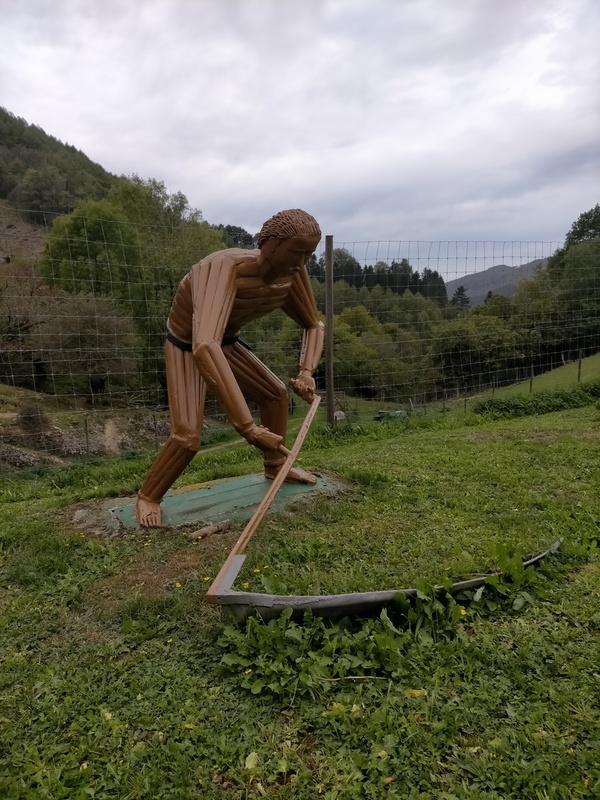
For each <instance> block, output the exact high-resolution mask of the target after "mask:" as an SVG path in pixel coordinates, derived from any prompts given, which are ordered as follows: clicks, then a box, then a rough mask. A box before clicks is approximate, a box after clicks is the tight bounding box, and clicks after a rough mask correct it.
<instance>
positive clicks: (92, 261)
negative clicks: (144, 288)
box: [40, 200, 141, 301]
mask: <svg viewBox="0 0 600 800" xmlns="http://www.w3.org/2000/svg"><path fill="white" fill-rule="evenodd" d="M140 261H141V258H140V246H139V241H138V237H137V235H136V232H135V229H134V228H133V226H132V225H130V224H129V223H128V221H127V219H126V218H125V216H124V215H123V214H122V212H120V211H119V209H118V208H117V207H116V206H115V205H113V204H112V203H109V202H108V201H106V200H100V201H95V200H88V201H85V202H83V203H80V204H79V205H78V206H77V208H76V209H75V211H74V212H73V213H72V214H69V215H67V216H63V217H57V218H56V219H55V220H54V223H53V225H52V230H51V232H50V237H49V239H48V241H47V243H46V247H45V250H44V253H43V255H42V258H41V261H40V274H41V275H42V277H43V278H44V279H45V280H46V281H47V282H48V284H49V285H50V286H53V287H58V288H60V289H63V290H64V291H66V292H70V293H72V294H75V293H78V292H90V293H91V294H94V295H112V296H113V297H116V298H118V299H120V300H124V301H130V300H131V298H132V297H133V298H136V299H139V297H137V295H138V290H139V288H140V281H141V271H140Z"/></svg>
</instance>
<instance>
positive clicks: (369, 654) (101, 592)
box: [0, 405, 600, 800]
mask: <svg viewBox="0 0 600 800" xmlns="http://www.w3.org/2000/svg"><path fill="white" fill-rule="evenodd" d="M599 444H600V411H598V409H597V408H596V407H595V406H593V405H590V406H586V407H584V408H579V409H573V410H570V411H564V412H560V413H554V414H547V415H544V416H538V417H523V418H518V419H514V420H507V421H501V422H489V421H487V422H484V421H482V420H481V419H479V418H476V417H471V416H469V415H465V414H464V413H463V414H462V415H460V414H448V415H441V414H437V415H434V414H431V415H428V416H427V417H421V418H418V419H411V420H409V421H408V422H407V423H406V424H402V425H397V424H387V423H386V424H372V425H370V426H368V425H364V426H362V427H361V428H356V427H354V428H351V427H340V428H339V429H337V430H336V431H335V432H334V433H333V434H331V433H330V432H327V431H325V430H324V429H317V430H315V431H314V432H313V433H311V434H310V436H309V438H308V440H307V443H306V446H305V448H304V450H303V452H302V455H301V458H302V462H301V464H302V466H304V467H306V468H309V469H313V470H317V471H323V472H327V473H334V474H336V475H338V476H340V477H341V478H344V479H346V481H347V483H348V489H347V491H346V492H345V493H344V495H343V496H341V497H338V498H337V499H329V500H327V501H323V500H320V501H315V502H312V503H305V504H300V505H299V507H298V508H296V509H295V511H294V512H293V513H287V514H285V515H280V516H270V517H268V518H267V519H266V520H265V522H264V523H263V525H262V526H261V528H260V529H259V531H258V533H257V534H256V536H255V538H254V539H253V540H252V542H251V545H250V547H249V549H248V559H247V562H246V564H245V566H244V570H243V572H242V574H241V575H240V576H239V579H238V586H240V587H241V586H242V585H243V584H248V586H249V587H251V588H254V589H257V590H260V589H262V588H264V589H266V590H267V589H268V590H275V591H279V590H281V591H285V592H302V593H304V592H310V593H319V592H346V591H360V590H370V589H388V588H400V587H402V586H409V585H414V584H415V583H418V584H419V586H420V588H421V593H422V594H421V597H420V599H419V601H418V604H417V606H416V607H415V608H414V609H413V610H412V611H410V612H409V611H406V609H404V610H403V611H402V612H397V611H394V610H393V609H392V610H390V614H389V616H387V615H383V617H382V618H377V619H374V620H366V621H362V622H361V621H356V620H354V621H350V620H344V621H342V622H341V623H340V624H333V623H324V622H321V621H319V620H312V619H308V620H305V623H304V625H300V624H296V623H293V622H291V621H290V620H288V619H282V620H279V621H276V622H273V623H270V624H269V625H266V624H264V623H258V622H256V621H253V622H251V623H249V624H247V625H246V626H245V627H244V628H236V627H234V626H232V625H231V624H229V623H228V621H227V620H226V619H222V618H221V616H220V615H219V612H218V611H217V610H215V609H214V608H212V607H210V606H208V605H207V604H206V603H205V600H204V595H205V592H206V589H207V587H208V586H209V585H210V580H211V579H212V577H214V575H215V574H216V572H217V571H218V569H219V568H220V566H221V564H222V563H223V561H224V559H225V557H226V555H227V552H228V551H229V549H230V547H231V546H232V544H233V543H234V542H235V541H236V539H237V537H238V535H239V532H240V530H241V527H240V526H238V527H237V528H234V529H232V530H231V531H230V532H228V533H226V534H224V535H221V536H213V537H210V538H207V539H205V540H201V541H198V542H196V543H192V542H190V541H189V540H188V539H187V537H186V536H185V535H184V534H183V533H182V532H181V531H177V530H166V531H153V532H150V533H148V532H146V533H143V534H142V533H141V534H134V535H127V536H122V537H117V538H114V539H106V538H102V537H93V536H91V535H89V534H86V533H84V532H83V531H81V530H79V529H78V528H76V527H74V526H73V525H72V524H70V523H69V522H68V521H67V520H68V519H69V517H68V515H67V514H66V513H65V512H66V510H67V509H68V508H69V507H70V506H72V505H73V504H75V503H81V502H93V501H94V500H96V499H98V498H103V497H109V496H116V495H122V494H126V493H132V492H133V491H134V490H135V488H136V487H137V486H138V485H139V484H140V482H141V480H142V477H143V475H144V473H145V470H146V469H147V466H148V463H149V459H148V458H129V459H122V460H112V461H107V462H105V463H90V464H87V465H77V466H73V467H70V468H65V469H62V470H59V471H57V470H54V471H48V472H39V473H37V474H33V473H31V474H29V475H27V476H24V475H21V476H19V475H13V476H10V477H8V476H6V477H3V480H2V483H1V485H0V502H1V503H2V511H3V514H2V517H1V519H0V544H1V550H0V558H1V561H0V797H2V798H8V799H10V798H19V799H20V798H68V800H83V798H89V797H93V798H119V800H124V799H125V798H131V799H133V798H140V799H141V798H143V799H144V800H146V798H161V800H162V799H163V798H169V799H170V798H173V799H174V798H197V799H198V800H212V799H213V798H214V799H215V800H216V799H217V798H225V800H227V799H228V798H231V799H232V800H233V798H236V799H237V798H263V797H265V798H277V799H278V800H279V799H280V798H282V799H283V798H300V799H305V800H309V799H310V800H313V798H321V797H323V798H328V800H342V799H344V800H355V798H359V799H360V798H373V799H374V800H378V799H379V798H388V797H389V798H397V799H398V800H400V798H402V800H406V798H409V800H410V799H412V798H415V799H416V798H432V799H434V798H435V799H437V798H442V799H443V800H452V799H453V798H460V800H462V799H463V798H464V799H465V800H466V799H467V798H468V799H469V800H479V799H480V798H486V799H489V800H492V798H493V799H497V800H506V799H507V798H511V799H512V798H514V800H521V799H522V798H532V799H533V798H535V799H536V800H537V799H538V798H539V799H540V800H545V799H546V798H548V799H550V798H552V800H559V799H560V800H563V799H564V800H571V798H591V797H597V796H600V673H599V670H598V665H599V664H600V638H599V636H600V611H599V601H600V560H599V559H598V547H597V546H598V542H599V539H600V499H599V494H600V493H599V488H600V481H599V473H598V446H599ZM259 468H260V459H259V457H258V455H257V454H255V453H254V452H253V451H252V450H251V449H250V448H247V447H245V446H241V447H221V448H215V449H214V450H207V451H206V452H205V453H204V454H200V455H199V456H198V457H197V458H196V459H195V461H194V463H193V464H192V466H191V467H190V468H189V469H188V470H187V472H186V474H185V476H184V478H183V479H181V480H180V482H179V483H180V485H185V484H186V483H194V482H198V481H202V480H210V479H212V478H215V477H226V476H232V475H238V474H245V473H252V472H256V471H258V470H259ZM557 539H562V544H561V549H560V551H559V553H558V555H557V556H556V557H552V558H550V559H547V560H546V561H545V562H544V564H543V566H542V567H541V569H540V570H539V571H538V572H537V573H535V575H532V574H530V573H529V572H528V573H526V574H524V573H522V571H521V572H519V570H518V569H517V568H516V567H515V565H514V563H513V567H512V569H513V572H512V573H511V574H512V578H511V580H510V581H508V582H507V583H506V584H502V585H500V586H499V587H498V590H497V591H496V590H495V589H494V588H493V587H487V588H486V591H485V593H483V594H482V595H480V596H479V597H476V596H473V595H470V596H466V595H465V596H463V597H459V598H455V599H452V598H447V599H446V600H445V601H444V602H441V603H440V602H436V601H433V600H432V598H431V597H430V595H429V592H428V589H427V585H426V582H424V581H423V580H422V579H425V581H427V582H430V583H436V582H441V581H444V580H453V579H456V578H460V577H464V576H466V575H469V574H472V573H474V572H479V571H482V570H488V569H493V568H496V567H503V566H506V565H509V564H511V561H510V557H511V554H513V553H517V554H519V555H525V554H528V553H531V552H534V551H536V550H538V549H539V548H543V547H545V546H546V545H548V544H550V543H551V542H553V541H555V540H557ZM403 615H404V616H403ZM407 616H408V617H410V621H411V625H410V627H406V625H405V624H403V622H406V617H407Z"/></svg>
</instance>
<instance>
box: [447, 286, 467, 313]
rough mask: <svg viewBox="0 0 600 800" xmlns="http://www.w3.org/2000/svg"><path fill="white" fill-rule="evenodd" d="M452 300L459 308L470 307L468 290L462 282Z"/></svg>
mask: <svg viewBox="0 0 600 800" xmlns="http://www.w3.org/2000/svg"><path fill="white" fill-rule="evenodd" d="M450 302H451V303H452V305H453V306H458V308H468V307H469V306H470V305H471V300H470V299H469V296H468V294H467V290H466V289H465V287H464V286H463V285H462V284H461V285H460V286H458V287H457V288H456V290H455V292H454V294H453V295H452V300H451V301H450Z"/></svg>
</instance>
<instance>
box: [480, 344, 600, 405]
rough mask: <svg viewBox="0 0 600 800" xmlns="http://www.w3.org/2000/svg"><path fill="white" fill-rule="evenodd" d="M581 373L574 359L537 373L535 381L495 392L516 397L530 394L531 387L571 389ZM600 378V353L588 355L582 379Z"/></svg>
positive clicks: (583, 363) (550, 389)
mask: <svg viewBox="0 0 600 800" xmlns="http://www.w3.org/2000/svg"><path fill="white" fill-rule="evenodd" d="M578 374H579V362H578V361H572V362H571V363H570V364H565V365H564V366H562V367H557V368H556V369H553V370H550V371H549V372H544V373H543V374H542V375H536V376H535V377H534V378H533V382H530V381H528V380H527V381H522V382H521V383H515V384H513V385H512V386H502V387H500V388H499V389H496V390H495V392H494V396H495V397H514V396H515V395H522V394H529V390H530V388H531V389H532V391H533V392H554V391H557V390H560V389H570V388H571V387H573V386H574V385H576V384H577V379H578ZM598 378H600V353H596V355H594V356H588V358H583V359H582V360H581V380H582V381H591V380H597V379H598ZM491 394H492V393H491V391H490V392H486V393H485V394H482V395H481V398H482V399H484V398H485V397H489V396H491Z"/></svg>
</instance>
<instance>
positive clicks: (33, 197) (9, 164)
mask: <svg viewBox="0 0 600 800" xmlns="http://www.w3.org/2000/svg"><path fill="white" fill-rule="evenodd" d="M115 178H116V176H114V175H111V174H110V173H109V172H107V171H106V170H105V169H103V167H101V166H100V164H96V163H95V162H93V161H92V160H91V159H90V158H88V157H87V156H86V155H85V153H83V152H82V151H81V150H77V148H75V147H73V146H72V145H69V144H63V142H61V141H59V140H58V139H56V138H54V136H50V135H49V134H47V133H46V132H45V131H44V130H42V128H40V127H38V126H37V125H30V124H29V123H28V122H26V121H25V120H24V119H21V118H20V117H17V116H15V115H14V114H12V113H11V112H10V111H7V110H6V109H5V108H2V107H0V198H1V199H5V200H8V202H9V203H10V204H11V205H13V206H16V207H18V208H22V209H26V210H27V211H29V212H31V213H30V216H31V218H32V219H33V220H34V221H36V222H43V221H44V213H43V212H52V213H58V214H65V213H69V212H70V211H72V210H73V208H74V207H75V206H76V205H77V203H78V202H80V201H81V200H90V199H93V200H99V199H101V198H103V197H105V196H106V194H107V192H108V190H109V189H110V187H111V185H112V184H113V182H114V181H115Z"/></svg>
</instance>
